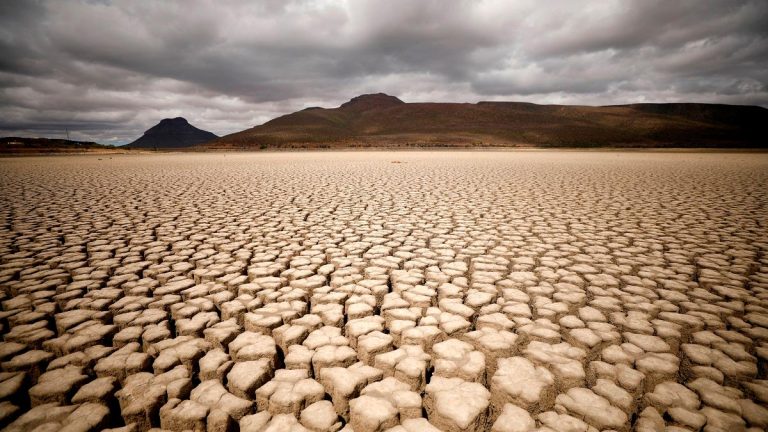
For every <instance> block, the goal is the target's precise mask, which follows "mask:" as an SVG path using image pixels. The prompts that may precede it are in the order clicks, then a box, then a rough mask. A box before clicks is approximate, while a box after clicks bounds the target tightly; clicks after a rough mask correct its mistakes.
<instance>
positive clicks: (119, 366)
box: [93, 342, 152, 382]
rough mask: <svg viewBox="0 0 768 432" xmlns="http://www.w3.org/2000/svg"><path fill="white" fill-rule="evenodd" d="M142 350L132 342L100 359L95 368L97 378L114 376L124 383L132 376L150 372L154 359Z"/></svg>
mask: <svg viewBox="0 0 768 432" xmlns="http://www.w3.org/2000/svg"><path fill="white" fill-rule="evenodd" d="M140 349H141V347H140V346H139V344H138V343H136V342H132V343H129V344H128V345H126V346H124V347H122V348H120V349H119V350H117V351H115V352H113V353H112V354H110V355H109V356H107V357H104V358H102V359H100V360H99V361H98V362H96V366H95V367H94V368H93V370H94V372H96V376H98V377H105V376H112V377H115V378H117V379H118V380H119V381H120V382H123V381H125V379H126V377H128V376H130V375H133V374H135V373H138V372H142V371H146V370H149V369H150V365H151V364H152V358H151V357H150V356H149V354H146V353H143V352H139V350H140Z"/></svg>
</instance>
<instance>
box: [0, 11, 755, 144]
mask: <svg viewBox="0 0 768 432" xmlns="http://www.w3.org/2000/svg"><path fill="white" fill-rule="evenodd" d="M378 91H383V92H386V93H389V94H392V95H396V96H398V97H400V98H401V99H403V100H405V101H408V102H417V101H465V102H475V101H479V100H521V101H530V102H536V103H565V104H589V105H598V104H619V103H632V102H678V101H688V102H718V103H732V104H755V105H762V106H768V2H766V1H765V0H754V1H738V0H722V1H708V0H692V1H687V0H680V1H663V0H658V1H657V0H636V1H618V0H613V1H611V0H595V1H578V2H575V1H570V0H562V1H556V0H552V1H546V2H541V1H534V0H531V1H527V0H521V1H514V2H511V1H507V0H494V1H444V0H435V1H414V0H397V1H391V0H389V1H384V0H382V1H364V0H347V1H335V0H315V1H276V0H269V1H261V2H254V1H246V0H243V1H214V0H210V1H202V0H200V1H196V0H187V1H177V2H157V1H141V0H126V1H109V0H102V1H95V0H80V1H78V0H72V1H69V0H56V1H54V0H51V1H35V0H4V1H2V2H0V135H23V136H49V137H62V136H64V134H65V133H66V131H67V130H69V131H70V134H71V136H72V137H73V138H75V139H83V140H95V141H98V142H103V143H112V144H120V143H125V142H129V141H132V140H133V139H135V138H136V137H138V136H139V135H141V133H142V132H143V131H144V130H145V129H147V128H148V127H150V126H152V125H154V124H155V123H157V122H158V121H159V120H160V119H162V118H166V117H176V116H184V117H186V118H187V119H189V120H190V122H192V123H193V124H194V125H196V126H198V127H200V128H203V129H207V130H210V131H212V132H214V133H216V134H219V135H222V134H227V133H231V132H235V131H238V130H242V129H245V128H248V127H251V126H253V125H256V124H260V123H262V122H264V121H266V120H268V119H270V118H273V117H276V116H278V115H281V114H284V113H286V112H291V111H295V110H298V109H301V108H304V107H307V106H326V107H332V106H337V105H339V104H340V103H342V102H344V101H345V100H348V99H350V98H351V97H353V96H356V95H358V94H361V93H368V92H378Z"/></svg>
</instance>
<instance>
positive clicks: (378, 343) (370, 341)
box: [357, 331, 393, 365]
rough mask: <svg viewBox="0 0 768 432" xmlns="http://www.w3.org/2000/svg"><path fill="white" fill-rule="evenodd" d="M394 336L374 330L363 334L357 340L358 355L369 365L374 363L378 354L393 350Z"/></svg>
mask: <svg viewBox="0 0 768 432" xmlns="http://www.w3.org/2000/svg"><path fill="white" fill-rule="evenodd" d="M392 342H393V339H392V336H390V335H388V334H385V333H382V332H380V331H374V332H371V333H368V334H366V335H363V336H361V337H360V338H359V339H358V341H357V355H358V357H359V358H360V360H361V361H362V362H364V363H366V364H368V365H373V362H374V359H375V357H376V356H377V355H378V354H382V353H385V352H389V351H392Z"/></svg>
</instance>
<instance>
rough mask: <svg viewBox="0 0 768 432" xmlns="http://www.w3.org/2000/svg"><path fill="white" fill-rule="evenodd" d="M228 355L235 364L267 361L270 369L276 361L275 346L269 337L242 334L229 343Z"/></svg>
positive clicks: (251, 333)
mask: <svg viewBox="0 0 768 432" xmlns="http://www.w3.org/2000/svg"><path fill="white" fill-rule="evenodd" d="M229 355H230V356H231V357H232V360H234V361H235V362H240V361H248V360H259V359H262V358H263V359H267V360H269V361H270V364H271V365H272V367H275V363H276V361H277V345H275V340H274V339H272V337H270V336H266V335H263V334H260V333H253V332H243V333H240V334H239V335H238V336H237V337H236V338H235V340H233V341H232V342H230V343H229Z"/></svg>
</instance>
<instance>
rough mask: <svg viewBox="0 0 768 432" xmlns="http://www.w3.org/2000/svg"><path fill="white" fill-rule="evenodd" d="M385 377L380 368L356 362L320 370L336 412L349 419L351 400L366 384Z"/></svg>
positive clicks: (319, 379) (322, 380)
mask: <svg viewBox="0 0 768 432" xmlns="http://www.w3.org/2000/svg"><path fill="white" fill-rule="evenodd" d="M383 377H384V376H383V373H382V372H381V371H380V370H379V369H376V368H373V367H370V366H367V365H365V364H363V363H356V364H354V365H352V366H350V367H348V368H343V367H329V368H325V369H323V370H322V371H321V372H320V375H319V378H318V381H320V383H321V384H322V385H323V387H325V390H326V393H328V394H329V395H330V396H331V400H332V401H333V407H334V409H335V410H336V413H337V414H338V415H340V416H341V417H343V418H345V419H347V420H348V419H349V400H350V399H353V398H355V397H357V396H358V395H359V394H360V391H361V390H362V389H363V388H364V387H365V386H367V385H368V384H370V383H372V382H374V381H379V380H381V379H382V378H383Z"/></svg>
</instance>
